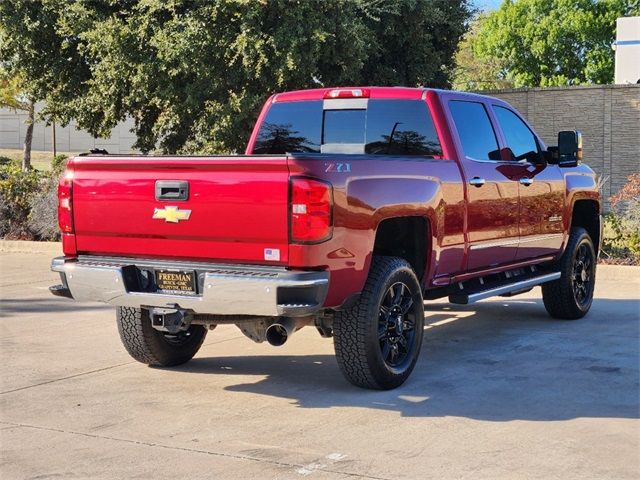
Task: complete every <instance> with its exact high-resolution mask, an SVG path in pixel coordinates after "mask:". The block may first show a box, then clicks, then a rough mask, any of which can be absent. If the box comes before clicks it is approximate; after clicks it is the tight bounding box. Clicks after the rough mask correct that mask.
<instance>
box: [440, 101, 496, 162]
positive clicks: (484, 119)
mask: <svg viewBox="0 0 640 480" xmlns="http://www.w3.org/2000/svg"><path fill="white" fill-rule="evenodd" d="M449 110H450V111H451V116H452V117H453V123H454V124H455V126H456V130H457V131H458V137H459V138H460V143H461V144H462V149H463V150H464V154H465V156H467V157H469V158H472V159H475V160H500V150H499V148H498V140H497V138H496V133H495V131H494V130H493V126H492V125H491V120H489V115H488V114H487V110H486V109H485V107H484V105H483V104H482V103H479V102H467V101H462V100H452V101H450V102H449Z"/></svg>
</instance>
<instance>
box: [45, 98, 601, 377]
mask: <svg viewBox="0 0 640 480" xmlns="http://www.w3.org/2000/svg"><path fill="white" fill-rule="evenodd" d="M581 157H582V140H581V135H580V133H579V132H575V131H564V132H560V133H559V134H558V146H555V147H547V146H545V144H544V142H543V141H542V140H541V139H540V137H539V136H538V135H536V133H535V132H534V131H533V129H532V128H531V127H530V126H529V125H528V124H527V122H526V121H525V120H524V119H523V118H522V116H521V115H520V114H518V112H517V111H516V110H515V109H514V108H513V107H511V106H510V105H509V104H507V103H505V102H503V101H501V100H498V99H496V98H491V97H487V96H482V95H474V94H469V93H460V92H453V91H443V90H434V89H428V88H401V87H397V88H391V87H385V88H383V87H358V88H323V89H315V90H303V91H294V92H286V93H279V94H276V95H273V96H272V97H271V98H269V100H268V101H267V102H266V104H265V106H264V108H263V109H262V112H261V113H260V116H259V118H258V121H257V123H256V126H255V129H254V131H253V134H252V135H251V138H250V140H249V144H248V146H247V149H246V153H245V155H234V156H193V157H188V156H145V155H140V156H136V155H107V154H89V155H80V156H79V157H76V158H73V159H72V160H70V161H69V163H68V166H67V171H66V174H65V175H64V177H63V178H62V179H61V181H60V185H59V223H60V228H61V231H62V245H63V250H64V256H63V257H59V258H55V259H54V260H53V263H52V269H53V270H54V271H56V272H60V276H61V278H62V283H61V285H56V286H53V287H51V291H52V293H54V294H55V295H59V296H65V297H69V298H74V299H76V300H83V301H87V300H90V301H101V302H106V303H109V304H111V305H114V306H116V307H117V322H118V328H119V331H120V336H121V338H122V341H123V343H124V346H125V347H126V349H127V350H128V352H129V353H130V354H131V355H132V356H133V357H134V358H135V359H136V360H139V361H140V362H143V363H146V364H149V365H155V366H171V365H177V364H181V363H184V362H187V361H188V360H190V359H191V358H192V357H193V355H194V354H195V353H196V352H197V351H198V349H199V348H200V346H201V345H202V342H203V340H204V337H205V335H206V333H207V330H210V329H213V328H214V327H215V326H216V325H219V324H227V323H231V324H235V325H237V326H238V327H239V328H240V330H241V331H242V332H243V333H244V334H245V335H246V336H248V337H249V338H250V339H252V340H254V341H256V342H263V341H265V340H266V341H268V342H269V343H271V344H272V345H282V344H283V343H284V342H285V341H287V339H288V338H289V337H290V336H291V335H292V334H293V333H294V332H295V331H296V330H298V329H300V328H302V327H303V326H315V327H316V328H317V330H318V331H319V333H320V334H321V335H322V336H323V337H333V341H334V346H335V352H336V356H337V361H338V365H339V366H340V369H341V371H342V372H343V373H344V375H345V376H346V378H347V379H348V380H349V381H350V382H352V383H353V384H355V385H358V386H361V387H366V388H377V389H389V388H394V387H397V386H399V385H400V384H402V383H403V382H404V381H405V380H406V378H407V377H408V376H409V374H410V373H411V371H412V369H413V367H414V365H415V363H416V359H417V357H418V354H419V351H420V347H421V344H422V335H423V325H424V303H423V302H424V300H429V299H435V298H441V297H448V299H449V301H450V302H453V303H461V304H467V303H471V302H475V301H477V300H480V299H483V298H486V297H490V296H495V295H503V296H511V295H515V294H518V293H522V292H525V291H528V290H531V289H532V288H533V287H534V286H537V285H541V286H542V296H543V299H544V305H545V307H546V309H547V311H548V312H549V314H550V315H551V316H552V317H554V318H563V319H576V318H580V317H582V316H584V315H585V314H586V313H587V311H588V310H589V307H590V306H591V302H592V297H593V289H594V281H595V270H596V260H597V252H598V246H599V242H600V239H601V216H600V215H601V200H600V196H599V192H598V186H597V181H596V176H595V174H594V172H593V171H592V170H591V169H590V168H589V167H587V166H586V165H583V164H581Z"/></svg>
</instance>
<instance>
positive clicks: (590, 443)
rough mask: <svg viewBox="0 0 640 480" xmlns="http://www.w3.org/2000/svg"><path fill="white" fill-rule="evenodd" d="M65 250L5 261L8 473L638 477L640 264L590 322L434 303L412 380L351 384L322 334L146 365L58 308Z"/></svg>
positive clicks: (503, 305)
mask: <svg viewBox="0 0 640 480" xmlns="http://www.w3.org/2000/svg"><path fill="white" fill-rule="evenodd" d="M50 257H51V255H50V254H47V253H16V252H13V253H0V271H1V273H0V275H1V277H0V283H1V292H0V293H1V299H2V300H1V304H0V309H1V313H0V316H1V317H2V319H1V325H2V329H1V330H0V342H1V343H0V371H1V385H0V446H1V459H0V461H1V463H0V476H1V477H2V478H3V479H6V480H9V479H23V478H30V479H35V478H38V479H45V478H46V479H48V478H64V479H70V478H82V479H84V478H105V479H107V478H108V479H116V478H118V479H119V478H140V479H164V478H166V479H180V478H242V479H252V478H255V479H271V478H282V479H289V478H292V479H295V478H310V479H318V480H319V479H334V478H345V479H346V478H355V479H357V478H364V479H425V478H438V479H440V478H445V479H461V478H473V479H497V478H509V479H514V478H544V479H563V480H566V479H574V478H611V479H623V478H629V479H631V478H634V479H636V478H638V477H639V476H640V423H639V422H638V417H639V414H640V411H639V363H640V343H639V324H640V268H635V267H612V266H601V267H600V268H599V270H598V279H597V288H596V296H597V300H596V301H595V303H594V305H593V308H592V311H591V313H590V314H589V315H588V316H587V317H586V318H585V319H583V320H579V321H575V322H563V321H554V320H551V319H550V318H549V317H547V315H546V312H545V310H544V307H543V306H542V302H541V300H540V298H539V297H540V291H539V289H534V291H532V292H530V293H529V294H525V295H521V296H517V297H513V298H498V299H493V300H490V301H484V302H481V303H479V304H477V305H472V306H468V307H461V306H454V305H449V304H447V303H444V302H437V303H429V304H427V323H428V325H427V328H426V330H425V343H424V346H423V350H422V354H421V357H420V360H419V363H418V365H417V367H416V369H415V371H414V373H413V375H412V377H411V378H410V379H409V381H408V382H407V383H406V384H405V385H404V386H403V387H401V388H399V389H397V390H394V391H389V392H371V391H365V390H360V389H357V388H355V387H352V386H350V385H349V384H347V383H346V381H345V380H343V378H342V376H341V375H340V372H339V371H338V367H337V365H336V362H335V359H334V356H333V346H332V342H331V340H328V339H322V338H320V336H319V335H318V334H317V333H316V332H315V331H314V330H312V329H305V330H303V331H301V332H299V333H297V334H296V335H295V336H294V337H293V338H292V340H291V341H290V342H289V343H287V345H285V346H283V347H280V348H274V347H271V346H269V345H258V344H254V343H253V342H251V341H250V340H248V339H247V338H245V337H244V336H243V335H242V334H241V333H240V331H239V330H237V329H236V328H235V327H232V326H225V327H219V328H217V329H216V330H214V331H212V332H210V333H209V335H208V337H207V339H206V341H205V345H204V347H203V348H202V349H201V351H200V352H199V354H198V355H197V356H196V358H195V359H194V360H193V361H192V362H190V363H188V364H187V365H185V366H182V367H179V368H173V369H153V368H148V367H146V366H144V365H141V364H139V363H136V362H134V361H132V360H131V358H130V357H129V356H128V355H127V354H126V352H125V351H124V349H123V348H122V346H121V345H120V341H119V338H118V332H117V329H116V324H115V316H114V311H113V309H112V308H109V307H105V306H101V305H99V304H88V303H85V304H77V303H74V302H72V301H70V300H66V299H59V298H55V297H52V296H51V295H50V294H49V292H48V291H47V287H48V286H49V285H50V284H52V283H54V282H55V281H56V276H55V275H54V274H52V273H51V272H49V261H50Z"/></svg>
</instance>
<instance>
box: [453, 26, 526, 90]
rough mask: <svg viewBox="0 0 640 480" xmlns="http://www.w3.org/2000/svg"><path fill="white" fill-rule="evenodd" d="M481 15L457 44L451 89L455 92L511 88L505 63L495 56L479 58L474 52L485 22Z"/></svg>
mask: <svg viewBox="0 0 640 480" xmlns="http://www.w3.org/2000/svg"><path fill="white" fill-rule="evenodd" d="M487 18H488V16H487V14H486V13H481V14H480V15H478V16H477V17H476V18H475V19H474V20H473V21H472V22H471V24H470V26H469V30H467V33H465V35H464V37H463V38H462V40H461V41H460V43H459V44H458V50H457V52H456V54H455V58H454V61H455V65H456V66H455V68H454V71H453V82H452V84H453V88H454V89H456V90H491V89H499V88H513V87H514V82H513V81H512V80H511V79H510V78H509V76H508V71H507V68H506V61H505V60H504V59H503V58H500V57H497V56H481V55H478V54H477V53H476V52H475V51H474V47H475V45H476V44H477V41H478V33H479V32H480V30H481V29H482V28H483V26H484V24H485V23H486V21H487Z"/></svg>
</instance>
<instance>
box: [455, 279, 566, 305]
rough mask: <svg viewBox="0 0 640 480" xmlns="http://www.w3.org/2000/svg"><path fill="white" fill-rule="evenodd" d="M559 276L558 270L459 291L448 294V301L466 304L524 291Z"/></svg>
mask: <svg viewBox="0 0 640 480" xmlns="http://www.w3.org/2000/svg"><path fill="white" fill-rule="evenodd" d="M559 278H560V272H552V273H547V274H544V275H537V276H535V277H529V278H526V279H523V280H518V281H516V282H511V283H507V284H502V285H497V286H491V287H488V288H486V289H482V290H475V291H470V292H464V291H460V292H456V293H454V294H451V295H449V302H451V303H458V304H461V305H467V304H469V303H474V302H477V301H478V300H482V299H485V298H489V297H495V296H498V295H506V294H509V293H516V292H520V293H524V291H525V290H528V289H530V288H532V287H535V286H536V285H541V284H543V283H547V282H553V281H554V280H557V279H559Z"/></svg>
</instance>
